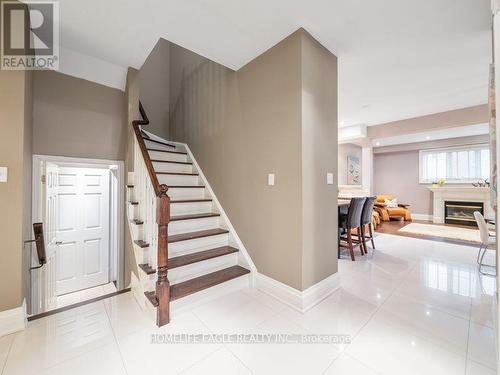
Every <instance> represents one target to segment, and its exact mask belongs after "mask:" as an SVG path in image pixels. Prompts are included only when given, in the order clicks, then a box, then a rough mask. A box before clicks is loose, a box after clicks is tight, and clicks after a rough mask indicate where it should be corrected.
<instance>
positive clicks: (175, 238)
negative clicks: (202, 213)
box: [168, 228, 229, 243]
mask: <svg viewBox="0 0 500 375" xmlns="http://www.w3.org/2000/svg"><path fill="white" fill-rule="evenodd" d="M226 233H229V231H228V230H227V229H221V228H216V229H208V230H200V231H197V232H188V233H181V234H174V235H172V236H168V243H174V242H180V241H187V240H194V239H196V238H203V237H210V236H217V235H218V234H226Z"/></svg>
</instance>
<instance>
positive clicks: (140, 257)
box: [133, 244, 150, 264]
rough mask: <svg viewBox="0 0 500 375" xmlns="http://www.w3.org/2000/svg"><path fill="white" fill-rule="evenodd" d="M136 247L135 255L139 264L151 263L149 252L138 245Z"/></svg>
mask: <svg viewBox="0 0 500 375" xmlns="http://www.w3.org/2000/svg"><path fill="white" fill-rule="evenodd" d="M133 246H134V255H135V260H136V262H137V264H144V263H149V260H150V259H149V250H148V249H147V248H141V247H139V246H137V245H136V244H134V245H133Z"/></svg>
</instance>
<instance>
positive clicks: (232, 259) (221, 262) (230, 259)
mask: <svg viewBox="0 0 500 375" xmlns="http://www.w3.org/2000/svg"><path fill="white" fill-rule="evenodd" d="M237 264H238V256H237V254H236V253H234V254H229V255H224V256H221V257H217V258H212V259H208V260H204V261H202V262H196V263H193V264H188V265H186V266H183V267H179V268H174V269H172V270H169V271H168V280H169V281H170V285H174V284H178V283H182V282H183V281H186V280H190V279H194V278H195V277H199V276H203V275H206V274H209V273H211V272H215V271H220V270H222V269H224V268H227V267H231V266H235V265H237Z"/></svg>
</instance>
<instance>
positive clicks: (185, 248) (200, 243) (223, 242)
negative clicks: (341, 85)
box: [168, 233, 229, 258]
mask: <svg viewBox="0 0 500 375" xmlns="http://www.w3.org/2000/svg"><path fill="white" fill-rule="evenodd" d="M228 245H229V235H228V234H227V233H226V234H219V235H217V236H209V237H203V238H197V239H194V240H189V241H179V242H174V243H170V244H168V257H169V258H174V257H177V256H181V255H186V254H192V253H197V252H198V251H204V250H210V249H214V248H216V247H221V246H228Z"/></svg>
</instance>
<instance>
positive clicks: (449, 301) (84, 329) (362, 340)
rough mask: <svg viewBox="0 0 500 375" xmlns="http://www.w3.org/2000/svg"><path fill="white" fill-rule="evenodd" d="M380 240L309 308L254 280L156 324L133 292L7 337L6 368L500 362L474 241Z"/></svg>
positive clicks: (375, 368) (205, 369) (283, 369)
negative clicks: (162, 339) (310, 337)
mask: <svg viewBox="0 0 500 375" xmlns="http://www.w3.org/2000/svg"><path fill="white" fill-rule="evenodd" d="M376 245H377V248H378V249H377V251H375V253H374V254H370V255H368V256H365V257H361V256H358V257H357V259H358V260H357V261H356V262H351V261H349V260H341V261H340V264H339V270H340V271H339V272H340V275H341V280H342V282H341V284H342V287H341V289H340V290H338V291H337V292H335V293H334V294H332V295H331V296H330V297H329V298H327V299H326V300H324V301H323V302H321V303H320V304H319V305H317V306H315V307H314V308H312V309H311V310H309V311H308V312H307V313H305V314H300V313H297V312H295V311H294V310H292V309H290V308H289V307H287V306H285V305H283V304H281V303H280V302H278V301H276V300H274V299H273V298H271V297H269V296H267V295H265V294H263V293H261V292H259V291H255V290H246V291H244V292H240V293H233V294H231V295H227V296H224V297H220V298H219V299H217V300H214V301H210V302H207V303H205V304H203V305H201V306H198V307H197V308H195V309H193V310H192V311H187V312H183V313H182V314H180V315H177V316H174V317H173V319H172V322H171V324H169V325H168V326H165V327H163V328H161V329H158V328H156V327H155V326H154V323H153V322H152V321H151V320H150V319H149V318H148V317H147V316H146V315H144V313H143V312H141V310H140V309H139V306H138V305H137V304H136V302H135V300H134V299H133V296H132V294H131V293H126V294H122V295H120V296H117V297H113V298H111V299H107V300H104V301H99V302H97V303H94V304H91V305H86V306H83V307H80V308H77V309H73V310H69V311H66V312H63V313H60V314H57V315H54V316H50V317H47V318H44V319H40V320H37V321H34V322H32V323H30V324H29V326H28V328H27V329H26V330H25V331H23V332H20V333H17V334H14V335H10V336H6V337H2V338H0V368H3V370H2V374H4V375H11V374H16V375H24V374H27V375H28V374H38V373H41V374H44V375H54V374H61V375H62V374H68V373H71V374H76V375H79V374H103V375H104V374H106V375H107V374H127V375H135V374H148V375H152V374H162V375H167V374H179V373H182V374H215V373H217V374H231V375H235V374H266V375H267V374H329V375H330V374H336V375H342V374H349V375H357V374H365V375H377V374H378V375H380V374H388V375H389V374H397V375H401V374H418V375H421V374H426V375H427V374H429V375H430V374H439V375H446V374H453V375H457V374H461V375H486V374H488V375H489V374H496V371H495V367H496V357H495V353H496V349H495V335H494V329H495V328H494V327H495V326H496V319H495V318H496V316H497V313H496V305H495V302H494V301H495V300H494V298H495V297H494V294H495V279H493V278H485V277H479V275H478V273H477V268H476V264H475V256H476V250H475V249H472V248H470V247H467V246H457V245H452V244H446V243H439V242H431V241H424V240H419V239H413V238H406V237H400V236H390V235H379V236H377V238H376ZM152 333H176V334H180V333H297V334H306V333H318V334H319V333H324V334H332V333H333V334H335V333H338V334H350V335H352V343H351V344H347V345H333V344H302V345H301V344H261V345H256V344H219V343H212V344H168V345H167V344H152V343H151V334H152Z"/></svg>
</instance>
